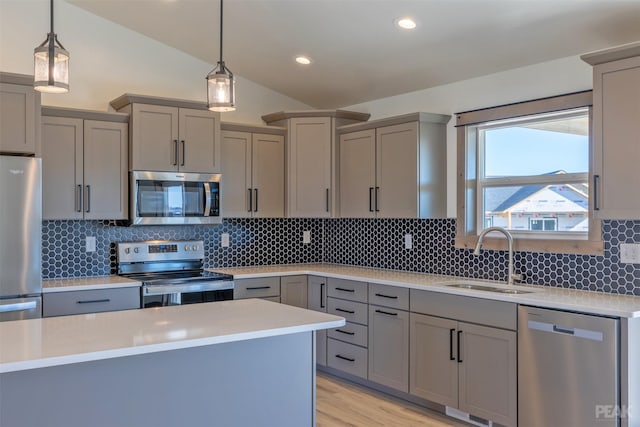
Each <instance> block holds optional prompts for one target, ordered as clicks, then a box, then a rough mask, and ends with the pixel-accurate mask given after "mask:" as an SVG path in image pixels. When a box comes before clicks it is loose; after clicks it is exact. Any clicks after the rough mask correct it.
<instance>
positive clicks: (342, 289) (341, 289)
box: [336, 288, 356, 293]
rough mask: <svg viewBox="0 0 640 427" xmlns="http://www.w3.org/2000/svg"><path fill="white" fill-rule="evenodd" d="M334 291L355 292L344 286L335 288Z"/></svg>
mask: <svg viewBox="0 0 640 427" xmlns="http://www.w3.org/2000/svg"><path fill="white" fill-rule="evenodd" d="M336 291H342V292H351V293H353V292H355V291H356V290H355V289H345V288H336Z"/></svg>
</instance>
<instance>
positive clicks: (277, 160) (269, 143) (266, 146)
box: [223, 133, 285, 218]
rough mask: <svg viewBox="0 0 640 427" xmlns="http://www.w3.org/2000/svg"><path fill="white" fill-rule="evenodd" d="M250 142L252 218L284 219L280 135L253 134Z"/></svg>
mask: <svg viewBox="0 0 640 427" xmlns="http://www.w3.org/2000/svg"><path fill="white" fill-rule="evenodd" d="M252 140H253V149H252V162H251V164H252V167H251V171H252V173H251V176H252V183H253V216H254V217H260V218H265V217H281V218H282V217H284V167H285V165H284V136H282V135H267V134H260V133H255V134H253V137H252ZM223 179H224V175H223Z"/></svg>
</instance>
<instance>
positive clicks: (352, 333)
mask: <svg viewBox="0 0 640 427" xmlns="http://www.w3.org/2000/svg"><path fill="white" fill-rule="evenodd" d="M336 332H340V333H341V334H345V335H355V334H356V333H355V332H350V331H343V330H342V329H336Z"/></svg>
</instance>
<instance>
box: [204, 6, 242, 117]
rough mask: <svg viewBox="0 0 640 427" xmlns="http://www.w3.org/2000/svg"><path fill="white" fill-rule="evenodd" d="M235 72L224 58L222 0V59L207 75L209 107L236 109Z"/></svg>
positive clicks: (216, 109)
mask: <svg viewBox="0 0 640 427" xmlns="http://www.w3.org/2000/svg"><path fill="white" fill-rule="evenodd" d="M235 85H236V82H235V79H234V78H233V73H232V72H231V70H229V69H228V68H227V66H226V65H225V64H224V61H223V59H222V0H220V60H219V61H218V64H217V65H216V67H215V68H214V69H213V70H211V72H210V73H209V74H208V75H207V108H209V110H211V111H218V112H225V111H234V110H235V109H236V90H235Z"/></svg>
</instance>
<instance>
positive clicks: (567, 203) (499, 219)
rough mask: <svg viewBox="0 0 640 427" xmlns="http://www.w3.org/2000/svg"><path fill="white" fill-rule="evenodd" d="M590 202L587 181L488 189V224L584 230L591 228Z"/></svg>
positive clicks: (521, 228)
mask: <svg viewBox="0 0 640 427" xmlns="http://www.w3.org/2000/svg"><path fill="white" fill-rule="evenodd" d="M553 173H554V174H560V173H564V172H563V171H557V172H553ZM588 204H589V187H588V186H587V185H586V184H551V185H543V184H539V185H525V186H514V187H494V188H486V189H485V226H486V227H489V226H499V227H505V228H507V229H510V230H515V231H518V230H543V231H573V232H576V231H578V232H579V231H583V232H585V231H588V220H589V217H588V208H589V207H588Z"/></svg>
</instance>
